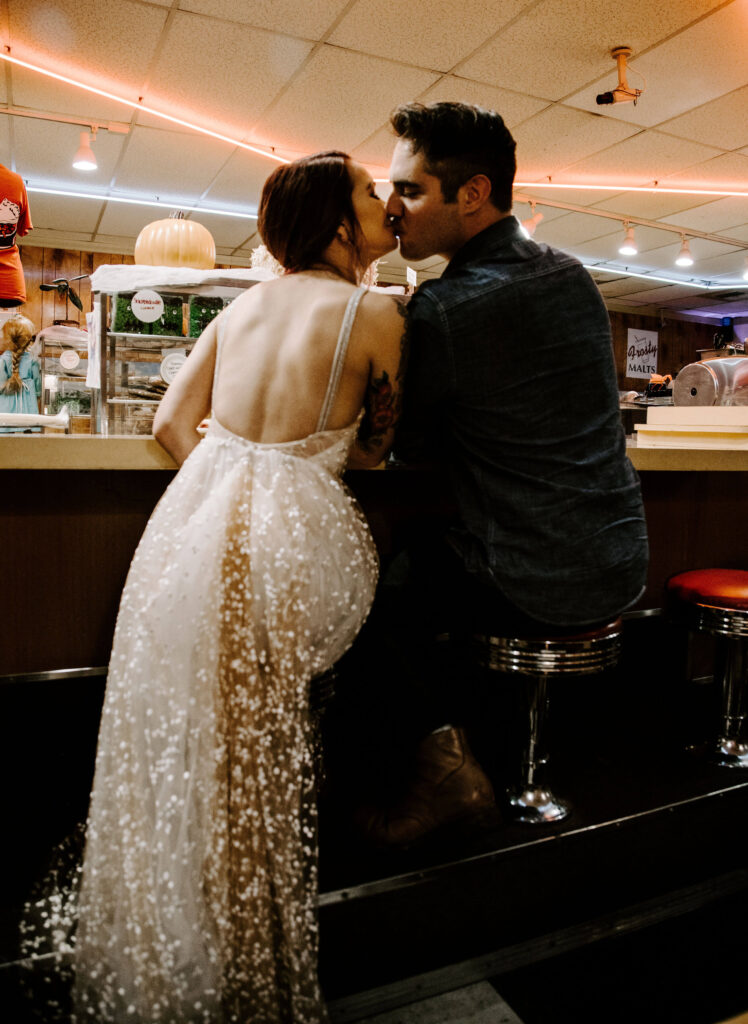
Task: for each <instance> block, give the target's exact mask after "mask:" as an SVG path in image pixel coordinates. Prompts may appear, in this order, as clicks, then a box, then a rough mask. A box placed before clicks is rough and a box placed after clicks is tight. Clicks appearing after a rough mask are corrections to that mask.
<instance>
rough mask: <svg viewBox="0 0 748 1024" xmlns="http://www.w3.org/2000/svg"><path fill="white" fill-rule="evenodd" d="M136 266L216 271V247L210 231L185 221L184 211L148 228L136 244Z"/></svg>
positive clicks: (155, 222)
mask: <svg viewBox="0 0 748 1024" xmlns="http://www.w3.org/2000/svg"><path fill="white" fill-rule="evenodd" d="M135 262H136V263H140V264H146V265H148V266H152V267H193V268H194V269H196V270H212V269H213V267H214V266H215V265H216V243H215V242H214V241H213V236H212V235H211V233H210V231H208V229H207V228H206V227H203V225H202V224H198V223H197V221H195V220H185V218H184V214H183V213H182V212H181V211H177V212H176V213H173V214H171V216H170V217H167V219H166V220H155V221H153V222H152V223H151V224H146V226H145V227H144V228H143V230H142V231H141V232H140V234H139V235H138V238H137V241H136V242H135Z"/></svg>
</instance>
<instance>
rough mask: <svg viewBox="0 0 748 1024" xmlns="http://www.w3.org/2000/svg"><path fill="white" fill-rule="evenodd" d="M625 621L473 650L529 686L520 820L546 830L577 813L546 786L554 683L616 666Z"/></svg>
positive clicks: (515, 792)
mask: <svg viewBox="0 0 748 1024" xmlns="http://www.w3.org/2000/svg"><path fill="white" fill-rule="evenodd" d="M621 636H622V626H621V620H620V619H617V620H616V621H615V622H611V623H608V624H607V625H605V626H602V627H599V628H597V629H590V630H588V631H587V632H583V633H575V634H571V635H566V636H552V635H548V636H541V637H538V636H532V637H528V636H525V637H506V636H485V635H477V634H476V635H475V636H474V637H473V645H474V650H475V653H476V657H477V661H478V664H479V665H481V666H482V667H483V668H486V669H489V670H492V671H495V672H503V673H506V674H508V675H520V676H523V677H524V682H525V688H524V689H525V702H526V706H525V712H524V713H525V724H524V729H525V737H524V750H523V754H522V764H521V769H520V772H519V775H520V778H519V784H518V785H517V786H515V787H513V788H511V789H510V790H509V791H508V793H507V798H508V802H509V813H510V815H511V816H512V818H514V820H515V821H520V822H523V823H525V824H528V825H543V824H549V823H552V822H556V821H563V819H564V818H566V817H568V816H569V814H570V813H571V807H570V805H569V804H568V803H566V801H564V800H560V799H559V798H558V797H556V796H555V795H554V794H553V792H552V791H551V789H550V787H549V786H548V784H547V782H546V769H547V765H548V754H547V745H546V732H547V726H548V713H549V705H550V694H549V683H550V680H551V679H552V678H554V677H556V676H560V675H588V674H591V673H596V672H601V671H603V670H604V669H606V668H609V667H611V666H613V665H615V664H616V662H617V661H618V658H619V656H620V651H621Z"/></svg>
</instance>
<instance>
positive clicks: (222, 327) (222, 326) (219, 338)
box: [210, 303, 233, 405]
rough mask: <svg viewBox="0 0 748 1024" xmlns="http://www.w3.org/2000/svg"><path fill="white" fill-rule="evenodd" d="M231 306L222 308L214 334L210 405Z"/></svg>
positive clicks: (214, 397)
mask: <svg viewBox="0 0 748 1024" xmlns="http://www.w3.org/2000/svg"><path fill="white" fill-rule="evenodd" d="M232 306H233V303H231V304H230V305H228V306H226V307H225V308H224V310H223V316H222V317H221V320H220V322H219V324H218V331H217V334H216V363H215V366H214V367H213V387H212V388H211V393H210V404H211V405H215V404H216V381H217V380H218V367H219V366H220V363H221V349H222V348H223V339H224V336H225V334H226V321H227V320H228V318H229V316H230V314H231V308H232Z"/></svg>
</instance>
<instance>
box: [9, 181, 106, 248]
mask: <svg viewBox="0 0 748 1024" xmlns="http://www.w3.org/2000/svg"><path fill="white" fill-rule="evenodd" d="M103 205H104V201H103V200H102V201H101V202H100V203H97V202H92V201H91V200H89V199H74V198H72V197H70V196H68V197H66V199H65V202H64V203H62V204H61V203H59V202H58V201H57V200H55V198H54V197H53V196H47V195H44V194H43V193H39V192H35V193H32V194H30V195H29V208H30V209H31V220H32V223H33V225H34V230H33V231H32V232H30V234H29V235H28V236H27V240H28V244H29V245H36V244H38V243H37V239H38V238H39V234H40V232H41V231H45V230H47V231H48V230H54V231H73V232H75V233H76V234H78V235H80V236H81V237H82V238H86V239H87V240H88V241H91V239H92V236H93V232H94V231H95V229H96V222H97V220H98V219H99V214H100V213H101V209H102V206H103Z"/></svg>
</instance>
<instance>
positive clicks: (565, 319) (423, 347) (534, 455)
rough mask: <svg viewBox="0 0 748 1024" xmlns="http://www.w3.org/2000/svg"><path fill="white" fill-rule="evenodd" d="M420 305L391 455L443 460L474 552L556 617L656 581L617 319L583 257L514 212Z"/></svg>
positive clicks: (461, 545) (589, 613)
mask: <svg viewBox="0 0 748 1024" xmlns="http://www.w3.org/2000/svg"><path fill="white" fill-rule="evenodd" d="M408 310H409V316H410V320H411V331H412V342H411V356H410V364H409V368H408V374H407V378H406V387H405V398H404V409H403V416H402V420H401V423H400V427H399V430H398V437H397V439H396V443H395V455H396V456H397V458H399V459H402V460H404V461H406V462H414V461H415V462H433V461H437V462H441V463H443V464H446V467H447V469H448V473H449V478H450V479H451V483H452V487H453V490H454V496H455V498H456V504H457V506H458V509H459V516H460V522H459V524H457V526H456V527H455V529H454V531H453V532H452V534H451V540H452V541H453V542H454V544H455V546H456V547H457V548H458V550H459V551H460V552H461V554H462V557H463V560H464V562H465V565H466V568H467V569H468V570H469V571H471V572H475V573H478V574H479V575H480V576H481V577H483V578H484V579H490V580H491V581H492V582H493V583H494V584H495V585H496V586H497V587H498V588H499V589H500V590H501V591H502V592H503V593H504V594H505V595H506V597H508V598H509V600H510V601H512V602H513V603H514V604H515V605H516V606H517V607H518V608H520V609H521V610H522V611H523V612H525V613H526V614H528V615H531V616H532V617H534V618H536V619H540V620H542V621H545V622H549V623H553V624H565V625H574V624H579V625H582V624H584V623H591V622H599V621H602V620H603V619H607V618H609V617H614V616H615V615H617V614H618V613H619V612H620V611H621V610H622V609H623V608H625V607H626V606H627V605H629V604H631V603H633V602H634V601H636V599H637V598H638V596H639V595H640V593H641V590H642V587H643V585H644V582H645V578H646V568H647V560H648V548H647V533H646V525H645V520H644V509H643V506H642V499H641V492H640V487H639V479H638V476H637V474H636V471H635V469H634V467H633V466H632V465H631V463H630V462H629V460H628V459H627V457H626V446H625V437H624V433H623V428H622V424H621V416H620V411H619V400H618V388H617V382H616V373H615V367H614V364H613V351H612V342H611V332H610V322H609V319H608V314H607V312H606V309H605V306H604V305H603V302H602V299H601V297H600V294H599V292H598V290H597V287H596V286H595V284H594V282H593V281H592V279H591V278H590V276H589V274H588V273H587V271H586V270H585V269H584V268H583V267H582V265H581V264H580V263H579V262H578V261H577V260H576V259H575V258H574V257H573V256H569V255H568V254H566V253H564V252H560V251H558V250H556V249H551V248H550V247H549V246H547V245H540V244H538V243H536V242H533V241H531V240H530V239H527V238H526V237H525V236H524V234H523V233H522V232H521V230H520V228H519V224H518V222H517V220H516V219H515V218H514V217H506V218H504V219H502V220H500V221H498V222H497V223H496V224H494V225H492V226H491V227H489V228H487V229H486V230H485V231H482V232H481V233H480V234H479V235H476V236H475V237H474V238H472V239H471V240H470V241H469V242H468V243H467V244H466V245H465V246H463V248H462V249H460V251H459V252H458V253H457V254H456V255H455V257H454V258H453V259H452V260H451V262H450V263H449V266H448V267H447V269H446V270H445V272H444V274H443V276H442V277H441V278H440V279H438V280H434V281H427V282H425V283H424V284H422V285H421V287H420V288H419V289H418V291H417V293H416V294H415V296H414V297H413V298H412V299H411V301H410V303H409V306H408Z"/></svg>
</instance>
